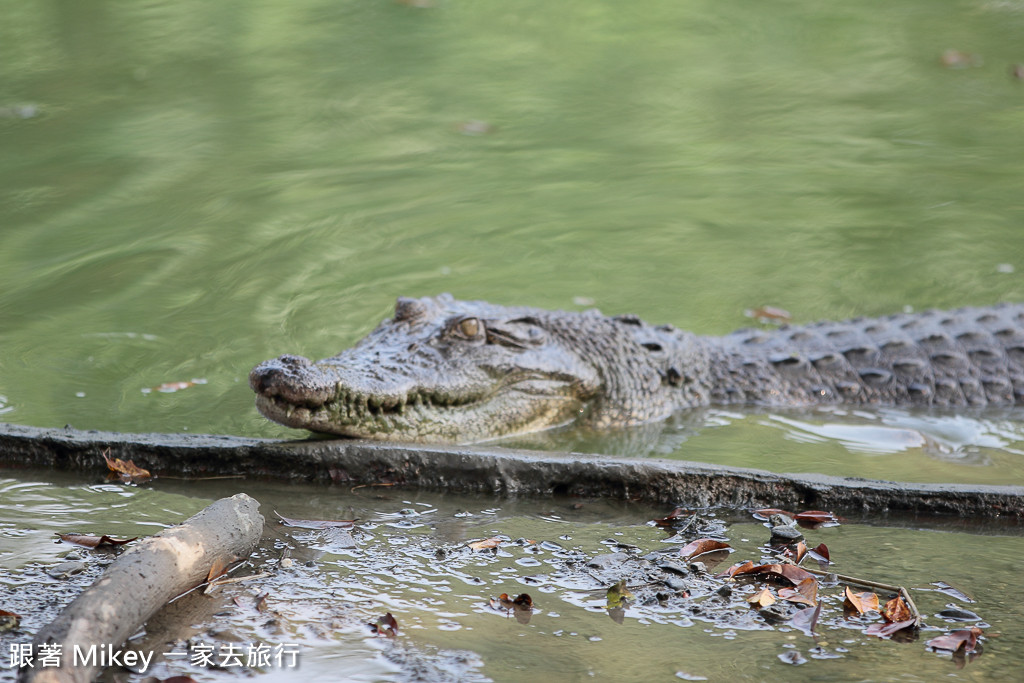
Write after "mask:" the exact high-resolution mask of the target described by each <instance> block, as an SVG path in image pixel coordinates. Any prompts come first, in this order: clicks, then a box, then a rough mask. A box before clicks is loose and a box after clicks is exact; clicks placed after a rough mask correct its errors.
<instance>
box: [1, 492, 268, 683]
mask: <svg viewBox="0 0 1024 683" xmlns="http://www.w3.org/2000/svg"><path fill="white" fill-rule="evenodd" d="M258 510H259V503H257V502H256V501H255V500H254V499H252V498H250V497H249V496H247V495H246V494H244V493H239V494H237V495H234V496H232V497H230V498H222V499H220V500H218V501H216V502H214V503H213V504H211V505H210V506H208V507H207V508H205V509H204V510H202V511H200V512H199V513H198V514H196V515H194V516H192V517H190V518H189V519H187V520H185V522H183V523H182V524H179V525H177V526H174V527H171V528H170V529H166V530H164V531H161V532H160V533H158V534H156V535H155V536H150V537H149V538H146V539H144V540H142V541H139V542H138V543H137V544H136V545H135V546H134V547H132V548H131V549H130V550H128V551H127V552H125V553H124V554H123V555H121V556H120V557H119V558H117V559H116V560H114V562H112V563H111V564H110V566H109V567H107V569H106V571H105V572H104V573H103V576H102V577H100V578H99V579H98V580H97V581H96V582H95V583H94V584H92V585H91V586H89V587H88V588H86V589H85V590H84V591H83V592H82V594H81V595H79V596H78V597H77V598H75V600H74V601H73V602H72V603H71V604H70V605H68V606H67V607H66V608H65V609H64V611H63V612H61V614H60V615H59V616H58V617H57V618H56V619H55V620H54V621H53V622H52V623H50V624H49V625H47V626H46V627H44V628H43V629H41V630H40V631H39V633H37V634H36V637H35V639H34V640H33V651H34V652H36V653H38V652H39V646H40V645H44V644H47V645H52V644H59V645H60V652H61V658H60V662H61V663H60V666H46V667H43V666H35V667H32V668H28V667H26V668H23V669H22V670H21V671H20V672H19V681H22V683H65V682H75V683H80V682H85V681H91V680H92V679H93V678H94V677H95V676H96V675H97V673H98V672H99V670H100V668H101V662H100V660H99V653H100V652H106V651H108V647H109V648H112V649H113V650H115V651H121V650H122V643H124V642H125V640H126V639H127V638H128V637H129V636H131V635H132V634H133V633H135V632H136V631H137V630H138V629H139V627H141V626H142V625H143V624H144V623H145V622H146V620H147V619H149V618H150V617H151V616H153V614H155V613H156V612H157V610H159V609H160V608H161V607H163V606H164V605H165V604H166V603H167V602H168V601H169V600H171V599H172V598H174V597H176V596H178V595H181V594H182V593H184V592H186V591H188V590H190V589H192V588H194V587H196V586H197V585H199V584H201V583H202V582H203V581H204V580H205V579H206V577H207V574H208V572H209V571H210V567H211V566H212V565H213V563H214V562H215V561H226V562H231V561H233V558H238V559H240V558H243V557H247V556H248V555H249V553H251V552H252V550H253V548H255V547H256V544H257V542H258V541H259V539H260V536H261V534H262V533H263V516H262V515H261V514H260V513H259V511H258ZM128 649H130V648H128ZM76 653H80V654H81V655H82V656H80V657H77V660H76V657H75V654H76ZM145 654H146V653H140V655H139V656H140V657H141V658H142V659H143V661H142V662H141V663H143V664H146V665H148V662H146V661H145V660H144V657H145ZM148 654H149V656H150V657H152V653H148ZM120 659H121V660H122V661H125V659H124V658H123V657H122V658H120Z"/></svg>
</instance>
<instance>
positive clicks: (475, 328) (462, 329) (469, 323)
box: [458, 318, 483, 339]
mask: <svg viewBox="0 0 1024 683" xmlns="http://www.w3.org/2000/svg"><path fill="white" fill-rule="evenodd" d="M458 328H459V333H460V334H461V335H462V336H464V337H466V338H468V339H476V338H477V337H478V336H480V332H481V331H482V329H483V325H481V324H480V321H479V320H478V319H476V318H463V319H462V320H460V321H459V324H458Z"/></svg>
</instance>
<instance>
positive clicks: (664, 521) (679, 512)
mask: <svg viewBox="0 0 1024 683" xmlns="http://www.w3.org/2000/svg"><path fill="white" fill-rule="evenodd" d="M689 516H690V513H689V512H688V511H686V510H683V508H676V509H675V510H673V511H672V512H670V513H668V515H666V516H665V517H661V518H659V519H652V520H651V521H652V522H654V523H655V524H656V525H658V526H675V525H676V524H678V523H679V522H680V521H681V520H682V519H686V518H688V517H689Z"/></svg>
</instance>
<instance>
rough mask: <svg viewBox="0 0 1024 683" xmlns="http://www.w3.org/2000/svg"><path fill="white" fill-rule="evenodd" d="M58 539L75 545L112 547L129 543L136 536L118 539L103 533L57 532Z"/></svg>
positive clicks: (136, 537)
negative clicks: (99, 534) (96, 534)
mask: <svg viewBox="0 0 1024 683" xmlns="http://www.w3.org/2000/svg"><path fill="white" fill-rule="evenodd" d="M57 536H58V537H59V538H60V540H62V541H64V542H66V543H74V544H75V545H82V546H85V547H86V548H101V547H102V548H113V547H116V546H119V545H124V544H125V543H131V542H132V541H134V540H136V539H138V536H134V537H132V538H126V539H124V540H120V539H117V538H111V537H110V536H107V535H106V534H104V535H103V536H95V535H93V534H57Z"/></svg>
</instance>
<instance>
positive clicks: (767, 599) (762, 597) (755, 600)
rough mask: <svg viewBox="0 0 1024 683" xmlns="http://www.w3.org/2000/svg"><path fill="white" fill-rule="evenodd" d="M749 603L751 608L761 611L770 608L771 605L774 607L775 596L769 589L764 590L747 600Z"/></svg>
mask: <svg viewBox="0 0 1024 683" xmlns="http://www.w3.org/2000/svg"><path fill="white" fill-rule="evenodd" d="M747 602H749V603H750V606H751V607H754V608H756V609H761V608H763V607H768V606H769V605H774V604H775V596H774V595H772V592H771V590H769V589H768V588H762V589H761V590H759V591H758V592H757V593H754V594H753V595H751V596H750V597H749V598H747Z"/></svg>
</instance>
